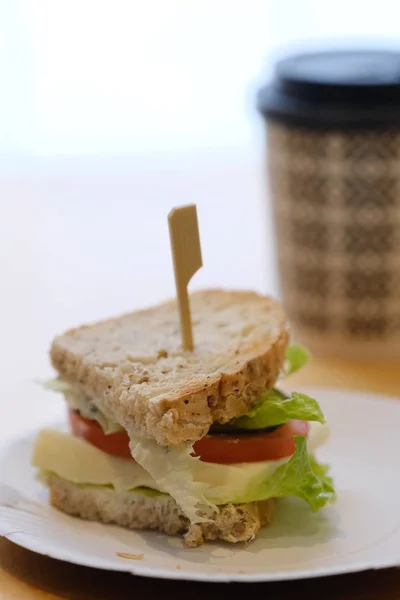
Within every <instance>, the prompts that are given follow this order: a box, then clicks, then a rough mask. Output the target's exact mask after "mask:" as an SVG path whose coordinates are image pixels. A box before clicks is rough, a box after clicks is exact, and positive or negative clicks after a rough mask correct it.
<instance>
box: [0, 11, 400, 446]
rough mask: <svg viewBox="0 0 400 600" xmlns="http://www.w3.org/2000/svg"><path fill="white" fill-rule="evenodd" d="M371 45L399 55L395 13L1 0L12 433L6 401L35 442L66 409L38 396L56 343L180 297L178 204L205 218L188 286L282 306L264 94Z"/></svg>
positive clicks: (2, 182)
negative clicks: (319, 51)
mask: <svg viewBox="0 0 400 600" xmlns="http://www.w3.org/2000/svg"><path fill="white" fill-rule="evenodd" d="M371 39H373V41H374V44H375V46H379V45H382V46H385V47H387V46H389V47H397V46H399V44H400V41H399V40H400V5H399V3H398V2H397V1H396V0H392V1H389V0H381V1H380V2H379V3H373V4H371V5H368V4H367V3H365V1H361V0H335V2H318V1H317V0H263V1H262V0H146V2H143V1H136V0H126V1H122V0H113V1H111V0H108V1H102V0H79V1H78V0H57V2H54V1H53V0H13V1H12V2H11V1H10V2H8V1H7V0H3V1H2V2H0V77H1V84H2V85H1V89H2V92H1V95H0V275H1V287H2V292H1V301H0V302H1V311H0V331H1V336H0V364H1V365H2V395H1V402H0V405H1V412H2V414H7V424H8V425H7V433H8V434H10V435H11V434H13V433H18V432H19V431H20V429H21V417H18V415H17V413H16V412H15V411H16V408H15V405H13V407H14V408H13V411H10V406H11V405H10V399H12V402H15V403H17V402H18V401H19V400H18V399H19V398H21V397H25V398H26V402H25V403H24V404H23V408H22V407H21V413H22V412H23V415H24V418H23V421H24V427H25V426H26V424H27V423H28V422H29V424H31V425H32V427H35V426H36V425H37V424H38V423H40V422H42V421H43V414H44V413H45V414H46V418H48V419H49V420H52V419H53V418H54V416H55V415H59V414H60V411H62V410H63V409H62V407H61V406H58V404H60V405H61V403H55V402H54V399H53V398H52V397H51V398H48V400H47V397H46V399H44V400H43V394H42V393H41V392H40V394H41V395H40V401H38V402H39V404H37V403H36V402H35V394H36V392H35V391H34V390H36V387H35V386H33V385H32V381H33V380H34V379H36V378H46V377H47V376H49V375H50V374H51V368H50V366H49V363H48V356H47V350H48V347H49V344H50V341H51V338H52V337H53V335H54V334H56V333H57V332H60V331H62V330H63V329H65V328H67V327H70V326H74V325H76V324H79V323H81V322H85V321H93V320H96V319H100V318H103V317H107V316H109V315H113V314H117V313H120V312H123V311H128V310H131V309H134V308H137V307H140V306H144V305H146V304H148V303H155V302H157V301H159V300H161V299H163V298H165V297H168V296H170V295H172V294H174V280H173V272H172V265H171V259H170V251H169V239H168V229H167V221H166V218H167V213H168V211H169V210H170V208H171V207H172V206H174V205H180V204H186V203H191V202H195V203H196V204H197V206H198V216H199V223H200V233H201V240H202V249H203V262H204V267H203V269H202V270H201V271H200V272H199V273H198V274H197V275H196V277H195V278H194V280H193V287H199V286H205V285H212V286H233V287H250V288H255V289H257V290H260V291H263V292H270V293H273V294H279V288H278V283H277V273H276V266H275V264H276V261H275V254H274V245H273V241H272V236H273V226H272V223H271V218H270V212H269V204H268V202H269V199H268V195H267V194H266V192H265V185H264V183H265V181H264V180H265V173H264V171H265V169H264V163H265V154H264V125H263V122H262V119H261V117H260V115H259V114H258V113H257V111H256V108H255V105H256V101H255V98H256V91H257V89H258V88H259V87H260V85H262V84H263V83H264V82H265V81H266V80H267V79H268V78H269V77H270V75H271V72H272V67H273V65H274V63H275V61H276V59H277V57H278V56H282V55H284V54H285V53H288V52H292V51H295V50H299V49H302V48H304V47H307V48H308V49H309V48H310V47H311V48H319V47H320V46H324V47H326V46H327V45H328V46H329V47H335V46H340V45H341V44H342V43H343V40H345V41H346V45H347V47H349V46H351V45H354V46H357V45H360V44H361V43H362V44H365V43H366V42H369V41H370V40H371ZM399 388H400V386H399ZM28 396H29V399H28ZM56 404H57V406H55V405H56ZM11 413H12V414H11Z"/></svg>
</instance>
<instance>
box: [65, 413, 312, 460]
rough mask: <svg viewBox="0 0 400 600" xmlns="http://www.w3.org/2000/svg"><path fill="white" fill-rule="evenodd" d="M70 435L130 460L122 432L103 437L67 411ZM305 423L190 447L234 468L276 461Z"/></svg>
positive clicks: (212, 438)
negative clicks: (246, 463) (234, 466)
mask: <svg viewBox="0 0 400 600" xmlns="http://www.w3.org/2000/svg"><path fill="white" fill-rule="evenodd" d="M68 414H69V422H70V425H71V430H72V433H73V434H74V435H75V436H76V437H79V438H82V439H84V440H86V441H87V442H89V443H90V444H92V445H93V446H96V448H99V449H100V450H103V452H107V454H112V455H113V456H119V457H121V458H130V459H131V460H133V459H132V456H131V453H130V450H129V437H128V434H127V433H126V431H117V432H115V433H110V434H109V435H106V434H105V433H104V432H103V430H102V428H101V426H100V425H99V424H98V423H97V421H91V420H90V419H85V417H82V416H81V415H79V414H78V413H76V412H74V411H71V410H70V411H69V412H68ZM308 429H309V426H308V422H307V421H296V420H292V421H288V422H287V423H285V424H284V425H281V426H280V427H278V428H277V429H275V430H274V431H272V432H270V433H262V432H259V433H257V432H251V433H241V434H234V433H229V434H228V433H227V434H225V433H216V434H210V435H206V436H205V437H204V438H203V439H201V440H199V441H197V442H195V444H194V445H193V450H194V456H199V457H200V460H202V461H204V462H211V463H218V464H224V465H228V464H235V463H244V462H260V461H265V460H278V459H279V458H285V457H286V456H291V455H292V454H294V450H295V443H294V436H296V435H303V436H307V435H308Z"/></svg>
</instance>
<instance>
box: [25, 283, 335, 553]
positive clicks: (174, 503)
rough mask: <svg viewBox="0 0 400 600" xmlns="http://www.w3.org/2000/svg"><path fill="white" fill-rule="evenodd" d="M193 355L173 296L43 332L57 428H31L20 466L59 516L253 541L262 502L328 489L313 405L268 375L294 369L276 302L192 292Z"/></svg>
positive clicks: (264, 520)
mask: <svg viewBox="0 0 400 600" xmlns="http://www.w3.org/2000/svg"><path fill="white" fill-rule="evenodd" d="M190 301H191V311H192V323H193V332H194V339H195V350H194V351H193V352H187V351H184V350H183V349H182V346H181V339H180V329H179V318H178V312H177V306H176V302H175V301H170V302H167V303H164V304H161V305H159V306H156V307H154V308H150V309H148V310H144V311H139V312H135V313H131V314H127V315H124V316H122V317H119V318H116V319H111V320H108V321H104V322H101V323H96V324H93V325H88V326H83V327H79V328H77V329H73V330H70V331H67V332H66V333H65V334H63V335H62V336H60V337H57V338H55V340H54V341H53V344H52V347H51V360H52V364H53V366H54V367H55V369H56V370H57V372H58V378H57V379H56V380H54V381H52V382H50V383H48V384H47V386H48V387H50V388H52V389H55V390H56V391H60V392H62V393H63V394H64V397H65V400H66V403H67V408H68V421H69V430H70V432H69V433H65V432H62V431H55V430H43V431H42V432H40V434H39V436H38V439H37V442H36V445H35V449H34V453H33V464H34V466H36V467H37V468H38V470H39V474H40V478H41V480H42V481H43V482H44V483H45V484H46V485H47V486H48V487H49V489H50V502H51V503H52V504H53V505H54V506H56V507H58V508H59V509H61V510H63V511H64V512H66V513H69V514H71V515H76V516H79V517H81V518H84V519H90V520H96V521H101V522H104V523H116V524H119V525H122V526H125V527H130V528H138V529H157V530H160V531H164V532H165V533H168V534H183V535H184V538H185V542H186V544H187V545H189V546H197V545H199V544H201V543H202V542H203V541H204V540H214V539H223V540H226V541H228V542H241V541H250V540H252V539H253V538H254V537H255V535H256V533H257V531H258V530H259V529H260V527H262V526H264V525H267V524H268V523H269V522H270V521H271V518H272V508H273V502H274V500H275V499H276V498H279V497H282V496H299V497H300V498H302V499H303V500H305V501H306V502H308V504H309V505H310V507H311V509H312V510H318V509H319V508H321V507H322V506H324V505H325V504H326V503H327V502H328V501H330V500H332V499H333V498H334V489H333V484H332V480H331V479H330V477H328V476H327V468H326V467H325V466H322V465H319V464H318V463H317V462H316V460H315V459H314V457H313V454H312V453H313V450H314V449H315V447H316V445H318V443H320V442H321V441H323V438H324V436H325V434H326V425H324V422H325V421H324V417H323V414H322V412H321V410H320V408H319V406H318V404H317V402H316V401H315V400H314V399H312V398H310V397H308V396H306V395H304V394H295V393H294V394H292V396H290V397H288V396H286V395H285V394H283V393H282V392H281V391H279V390H278V389H277V387H276V382H277V379H278V378H279V377H280V376H281V375H282V374H285V373H287V372H288V371H290V370H291V369H294V368H297V367H298V366H301V364H302V363H303V362H304V359H305V353H304V351H303V350H302V349H301V348H299V347H290V346H288V341H289V333H288V328H287V324H286V319H285V314H284V311H283V309H282V307H281V305H280V304H279V303H278V302H277V301H275V300H273V299H271V298H268V297H264V296H260V295H258V294H256V293H253V292H238V291H224V290H208V291H201V292H196V293H194V294H192V295H191V300H190Z"/></svg>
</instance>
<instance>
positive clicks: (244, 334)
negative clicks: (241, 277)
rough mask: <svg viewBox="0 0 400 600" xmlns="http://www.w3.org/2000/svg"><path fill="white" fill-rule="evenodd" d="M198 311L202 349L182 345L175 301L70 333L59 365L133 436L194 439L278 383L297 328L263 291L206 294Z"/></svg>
mask: <svg viewBox="0 0 400 600" xmlns="http://www.w3.org/2000/svg"><path fill="white" fill-rule="evenodd" d="M191 309H192V321H193V324H194V339H195V344H196V347H195V351H194V352H193V353H191V352H186V351H184V350H183V349H182V348H181V346H180V334H179V323H178V315H177V308H176V303H175V301H170V302H167V303H164V304H162V305H158V306H156V307H154V308H151V309H148V310H146V311H139V312H136V313H130V314H128V315H123V316H121V317H119V318H117V319H111V320H108V321H102V322H100V323H95V324H93V325H89V326H88V325H86V326H83V327H79V328H77V329H72V330H69V331H67V332H66V333H64V334H63V335H62V336H59V337H57V338H56V339H55V340H54V341H53V344H52V347H51V352H50V354H51V361H52V364H53V366H54V367H55V369H56V370H57V371H58V373H59V375H60V377H61V379H63V380H65V381H67V382H69V383H71V384H73V385H74V386H76V388H77V389H79V390H80V391H81V392H83V393H85V394H86V395H87V396H89V397H90V398H91V400H92V401H93V402H94V404H95V405H96V406H97V407H98V408H99V409H100V410H102V411H103V412H104V413H105V414H106V415H107V416H109V417H110V418H112V419H113V420H114V421H116V422H118V423H120V424H121V425H122V426H123V427H124V428H125V429H126V430H127V431H128V433H130V434H132V435H142V436H144V437H147V438H150V439H154V440H156V441H157V442H158V443H159V444H162V445H174V444H179V443H182V442H189V443H193V442H194V441H196V440H198V439H201V438H202V437H204V435H205V434H206V433H207V431H208V429H209V428H210V426H211V424H212V423H213V422H214V421H219V422H222V423H224V422H227V421H229V420H230V419H232V418H234V417H238V416H241V415H243V414H246V413H247V412H248V411H249V409H250V408H251V407H252V406H253V405H254V403H255V401H256V400H257V398H258V397H259V396H260V394H261V393H263V392H265V391H266V390H268V389H270V388H271V387H273V385H274V383H275V381H276V379H277V376H278V374H279V371H280V369H281V367H282V364H283V361H284V355H285V349H286V346H287V344H288V341H289V332H288V328H287V324H286V320H285V315H284V312H283V309H282V307H281V305H280V304H279V303H278V302H277V301H275V300H273V299H271V298H269V297H265V296H260V295H259V294H256V293H254V292H237V291H224V290H207V291H202V292H196V293H194V294H192V295H191Z"/></svg>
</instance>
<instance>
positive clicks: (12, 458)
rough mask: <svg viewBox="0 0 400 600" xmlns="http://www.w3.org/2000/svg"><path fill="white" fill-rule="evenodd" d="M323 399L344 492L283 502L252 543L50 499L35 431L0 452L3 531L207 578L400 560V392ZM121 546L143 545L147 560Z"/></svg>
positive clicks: (89, 558) (49, 550)
mask: <svg viewBox="0 0 400 600" xmlns="http://www.w3.org/2000/svg"><path fill="white" fill-rule="evenodd" d="M306 391H308V393H310V394H311V395H313V396H314V397H316V398H318V400H320V401H321V406H322V408H323V410H324V412H325V415H326V417H327V419H328V421H329V423H330V425H331V438H330V440H329V441H328V442H327V444H326V446H325V447H324V448H321V449H320V450H319V452H318V457H319V458H320V459H321V460H323V461H327V462H329V463H330V464H331V467H332V473H333V476H334V478H335V483H336V488H337V492H338V500H337V502H336V503H335V504H334V505H332V506H329V507H327V508H326V509H323V510H322V511H321V512H320V513H318V514H316V515H314V514H312V513H311V512H310V511H309V509H308V507H307V506H306V505H305V504H304V503H302V502H301V501H297V500H295V499H288V500H282V501H279V503H278V510H277V515H276V517H275V520H274V522H273V524H272V525H271V526H270V527H268V528H266V529H264V530H263V532H262V533H261V534H260V535H259V536H258V537H257V539H256V540H255V541H254V542H252V543H251V544H249V545H247V546H244V545H238V546H233V545H229V544H220V543H211V544H204V545H203V546H201V547H200V548H197V549H186V548H184V546H183V544H182V541H181V539H180V538H171V537H168V536H166V535H163V534H159V533H153V532H135V531H128V530H125V529H122V528H119V527H114V526H110V525H101V524H99V523H89V522H86V521H82V520H80V519H76V518H73V517H69V516H67V515H65V514H63V513H61V512H59V511H57V510H55V509H53V508H51V507H49V506H48V504H47V492H46V490H45V489H44V488H43V487H42V486H41V485H40V484H39V483H37V482H36V481H35V479H34V475H35V473H34V470H33V469H32V468H31V467H30V465H29V457H30V452H31V448H32V443H33V440H34V435H31V436H28V437H26V438H24V439H21V440H19V441H16V442H15V443H13V444H11V445H10V446H8V447H7V448H6V449H5V450H3V452H2V453H1V454H0V473H1V478H0V486H1V487H0V491H1V496H0V534H2V535H4V536H6V537H7V538H9V539H10V540H12V541H13V542H15V543H16V544H19V545H20V546H24V547H25V548H28V549H30V550H33V551H35V552H39V553H40V554H45V555H48V556H51V557H53V558H58V559H61V560H66V561H69V562H72V563H77V564H81V565H86V566H89V567H99V568H102V569H111V570H115V571H130V572H133V573H135V574H137V575H146V576H151V577H166V578H171V579H193V580H202V581H276V580H284V579H300V578H306V577H317V576H322V575H333V574H339V573H348V572H352V571H362V570H364V569H370V568H383V567H391V566H396V565H400V511H399V496H400V462H399V461H400V435H399V430H400V401H396V400H395V399H390V398H387V397H384V396H377V395H371V394H365V393H360V392H357V393H354V392H346V391H337V390H325V389H308V390H306ZM117 553H128V554H133V555H138V554H139V555H140V554H143V555H144V556H143V558H142V559H141V560H131V559H126V558H122V557H119V556H117Z"/></svg>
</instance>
